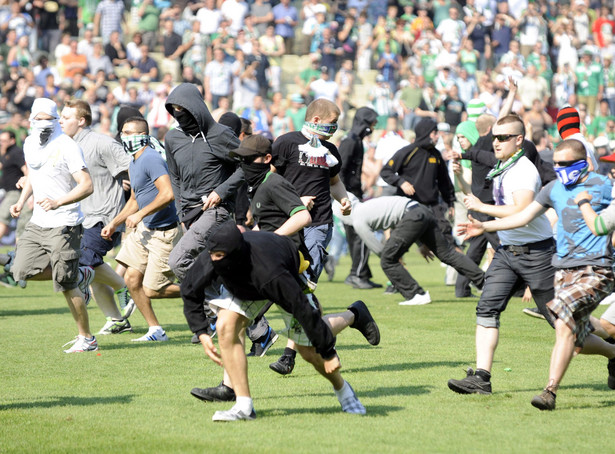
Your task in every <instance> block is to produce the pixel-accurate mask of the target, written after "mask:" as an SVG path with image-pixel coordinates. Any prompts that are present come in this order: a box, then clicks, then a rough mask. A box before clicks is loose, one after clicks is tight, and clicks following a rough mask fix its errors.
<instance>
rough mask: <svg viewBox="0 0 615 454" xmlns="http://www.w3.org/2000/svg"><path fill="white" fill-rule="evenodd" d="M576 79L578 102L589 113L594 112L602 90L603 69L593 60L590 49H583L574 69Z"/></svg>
mask: <svg viewBox="0 0 615 454" xmlns="http://www.w3.org/2000/svg"><path fill="white" fill-rule="evenodd" d="M575 75H576V79H577V98H578V101H579V104H585V105H586V106H587V112H589V114H590V115H594V114H595V113H596V104H597V101H598V99H599V98H601V97H602V92H603V90H604V82H603V75H604V70H603V68H602V65H601V64H600V62H598V61H595V60H593V53H592V51H591V50H590V49H585V50H584V51H583V54H582V57H581V61H580V62H579V63H578V65H577V68H576V70H575Z"/></svg>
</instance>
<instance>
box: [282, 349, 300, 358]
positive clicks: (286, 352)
mask: <svg viewBox="0 0 615 454" xmlns="http://www.w3.org/2000/svg"><path fill="white" fill-rule="evenodd" d="M282 356H290V357H291V358H293V359H294V358H295V357H296V356H297V352H296V351H294V350H293V349H292V348H288V347H285V348H284V353H282Z"/></svg>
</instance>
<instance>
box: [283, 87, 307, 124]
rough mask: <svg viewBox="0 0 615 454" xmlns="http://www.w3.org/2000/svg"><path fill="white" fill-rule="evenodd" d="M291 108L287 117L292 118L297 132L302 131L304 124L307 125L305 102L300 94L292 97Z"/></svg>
mask: <svg viewBox="0 0 615 454" xmlns="http://www.w3.org/2000/svg"><path fill="white" fill-rule="evenodd" d="M290 103H291V104H290V107H289V108H288V110H287V111H286V116H287V117H290V119H291V120H292V122H293V127H294V130H295V131H301V128H302V127H303V123H305V112H306V110H307V107H306V106H305V100H304V99H303V96H301V95H300V94H299V93H295V94H293V95H292V96H291V97H290Z"/></svg>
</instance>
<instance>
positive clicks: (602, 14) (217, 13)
mask: <svg viewBox="0 0 615 454" xmlns="http://www.w3.org/2000/svg"><path fill="white" fill-rule="evenodd" d="M613 10H614V8H613V4H607V2H606V0H602V3H601V1H600V0H571V1H570V2H569V1H568V0H564V1H557V2H556V1H555V0H538V1H535V0H508V1H496V0H465V2H463V1H461V2H460V3H457V2H455V1H451V0H432V1H423V0H419V1H418V2H417V1H414V0H398V1H388V2H369V1H367V0H346V1H344V0H341V1H332V2H321V1H320V0H304V1H302V2H300V1H291V0H279V1H276V0H274V1H265V0H250V1H246V0H205V1H195V0H187V1H186V0H184V1H176V2H170V1H167V0H132V1H130V0H126V1H122V0H102V1H96V0H59V1H53V0H51V1H42V0H35V1H24V0H19V1H7V0H0V35H1V36H0V38H1V39H0V43H2V44H0V74H1V79H0V80H1V82H0V88H1V97H0V129H3V130H5V129H6V130H11V131H13V132H14V133H15V134H16V136H17V140H18V143H21V141H23V139H24V137H25V134H26V133H27V127H28V123H27V118H28V117H27V115H28V111H29V109H30V107H31V105H32V103H33V101H34V100H35V99H36V98H39V97H50V98H52V99H55V100H56V101H57V103H58V105H60V106H61V105H63V103H64V102H65V101H66V100H67V99H69V98H80V99H84V100H85V101H87V102H88V103H89V104H90V105H91V107H92V112H93V125H94V128H95V129H97V130H98V131H99V132H102V133H105V134H109V135H113V134H115V132H116V131H114V130H113V127H114V124H115V121H114V116H115V115H116V113H117V110H118V108H119V106H120V105H130V106H133V107H136V108H138V109H140V110H141V111H142V112H143V114H144V115H145V116H146V118H147V119H148V122H149V123H150V127H151V128H152V129H153V130H154V131H156V132H157V133H158V134H159V136H160V137H163V136H164V133H165V131H166V130H168V128H170V127H172V126H173V123H174V122H173V118H172V117H171V116H170V115H169V114H168V112H167V111H166V109H165V108H164V104H165V99H166V97H167V96H168V95H169V93H170V91H171V90H173V88H174V86H176V85H177V84H179V83H181V82H191V83H195V84H196V85H197V86H199V88H200V90H201V91H202V93H203V96H204V98H205V100H206V102H207V103H208V104H209V106H210V108H211V110H212V111H213V112H214V115H215V117H216V118H219V116H220V115H222V114H223V113H224V112H226V111H229V110H232V111H234V112H236V113H238V114H239V115H241V116H243V117H244V118H246V119H249V120H250V121H251V122H252V124H253V129H254V131H255V132H257V133H261V134H266V135H268V136H270V137H271V138H275V137H277V136H279V135H280V134H283V133H285V132H288V131H291V130H297V129H299V128H300V127H301V125H302V123H303V116H304V113H305V106H306V104H307V103H309V102H310V101H311V100H312V99H315V98H319V97H325V98H328V99H330V100H332V101H334V102H336V103H337V104H338V105H339V107H340V108H341V109H342V112H343V113H344V115H343V117H342V119H341V126H342V130H344V129H348V128H349V126H350V124H351V122H350V121H349V120H350V119H351V116H352V112H353V110H354V109H355V108H358V107H361V105H364V104H367V105H370V106H371V107H373V108H374V110H376V112H377V113H378V115H379V121H378V125H377V128H378V129H385V126H386V122H387V119H388V118H389V117H391V116H396V117H397V118H398V119H399V121H400V125H401V126H400V127H403V129H405V130H412V129H413V128H414V126H415V125H416V124H417V123H418V121H419V120H420V119H421V118H424V117H432V118H434V119H437V120H438V121H439V122H445V123H448V124H449V125H450V128H451V130H452V131H454V128H455V126H456V125H457V124H459V123H460V122H461V121H463V120H465V119H466V118H471V117H472V116H473V113H474V112H477V111H482V110H486V111H488V112H491V113H493V114H494V115H497V114H498V111H499V108H500V105H501V103H502V100H503V99H504V98H505V97H506V94H507V83H508V82H507V81H508V77H509V76H510V77H512V78H514V79H516V80H517V81H518V84H519V99H518V100H517V103H516V105H515V107H514V109H513V110H515V111H517V112H519V113H520V114H521V115H522V116H523V118H524V120H525V122H526V124H527V125H528V126H529V131H530V137H531V138H532V139H533V141H534V142H535V143H536V144H539V143H540V142H541V141H546V142H549V141H550V140H558V139H559V138H558V136H557V131H556V130H555V129H554V126H553V123H554V122H553V119H554V117H555V115H556V112H557V109H559V108H561V107H563V106H564V105H567V104H571V105H573V106H576V107H577V108H578V110H579V112H580V113H581V116H582V123H583V125H584V127H585V130H584V131H583V133H584V134H586V135H587V136H588V137H589V138H590V140H594V139H596V138H598V137H600V136H604V137H605V138H607V139H608V140H609V141H610V142H611V145H615V66H613V65H612V59H613V54H615V41H614V36H615V20H614V17H613V12H614V11H613ZM285 54H296V55H299V56H301V58H302V59H304V60H306V61H308V64H307V65H306V69H303V70H301V69H300V67H297V66H295V65H293V66H292V67H288V66H287V67H284V65H283V61H284V60H283V58H282V57H283V56H284V55H285ZM292 61H299V60H292ZM285 74H287V75H291V76H290V81H291V82H290V83H288V81H289V78H288V77H286V78H285V77H283V76H284V75H285ZM374 74H375V75H376V77H375V81H374V78H373V77H370V75H374ZM293 79H294V80H293ZM358 84H362V86H363V87H362V88H363V90H357V89H356V88H357V86H358ZM611 148H612V147H611Z"/></svg>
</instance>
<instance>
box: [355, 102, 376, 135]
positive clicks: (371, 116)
mask: <svg viewBox="0 0 615 454" xmlns="http://www.w3.org/2000/svg"><path fill="white" fill-rule="evenodd" d="M376 121H378V114H377V113H376V111H375V110H374V109H372V108H370V107H361V108H360V109H358V110H357V113H356V114H355V116H354V120H353V121H352V129H351V131H352V132H353V133H354V134H356V135H357V136H359V137H360V138H361V139H362V138H364V137H366V136H368V135H370V134H371V133H372V131H373V130H372V124H373V123H376Z"/></svg>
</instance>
